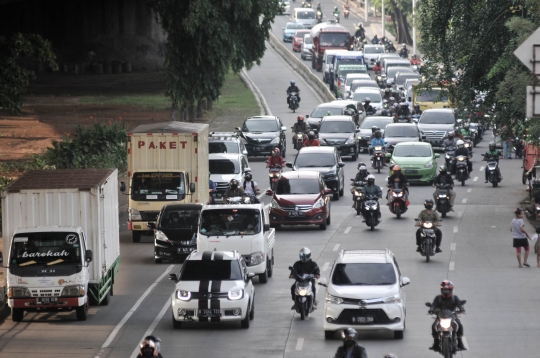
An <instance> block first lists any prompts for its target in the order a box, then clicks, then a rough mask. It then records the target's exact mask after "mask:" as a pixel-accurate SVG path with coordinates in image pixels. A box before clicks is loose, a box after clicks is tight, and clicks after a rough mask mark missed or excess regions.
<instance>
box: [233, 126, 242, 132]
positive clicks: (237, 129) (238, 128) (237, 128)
mask: <svg viewBox="0 0 540 358" xmlns="http://www.w3.org/2000/svg"><path fill="white" fill-rule="evenodd" d="M234 130H235V131H239V132H241V131H242V129H240V127H236V128H234Z"/></svg>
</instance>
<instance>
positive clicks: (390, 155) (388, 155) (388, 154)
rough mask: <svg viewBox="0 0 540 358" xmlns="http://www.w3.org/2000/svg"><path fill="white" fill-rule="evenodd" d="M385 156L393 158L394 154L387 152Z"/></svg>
mask: <svg viewBox="0 0 540 358" xmlns="http://www.w3.org/2000/svg"><path fill="white" fill-rule="evenodd" d="M384 157H385V158H392V154H390V153H386V154H385V155H384Z"/></svg>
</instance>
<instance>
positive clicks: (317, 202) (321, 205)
mask: <svg viewBox="0 0 540 358" xmlns="http://www.w3.org/2000/svg"><path fill="white" fill-rule="evenodd" d="M323 206H324V200H323V198H319V199H318V200H317V201H316V202H315V204H313V209H317V208H322V207H323Z"/></svg>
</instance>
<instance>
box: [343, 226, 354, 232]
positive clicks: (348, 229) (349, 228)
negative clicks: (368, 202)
mask: <svg viewBox="0 0 540 358" xmlns="http://www.w3.org/2000/svg"><path fill="white" fill-rule="evenodd" d="M351 229H352V227H351V226H349V227H347V228H346V229H345V231H344V232H343V233H344V234H348V233H349V232H350V231H351Z"/></svg>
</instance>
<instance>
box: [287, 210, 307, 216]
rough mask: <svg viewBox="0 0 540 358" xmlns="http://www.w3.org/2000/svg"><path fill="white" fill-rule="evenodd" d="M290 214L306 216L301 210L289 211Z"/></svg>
mask: <svg viewBox="0 0 540 358" xmlns="http://www.w3.org/2000/svg"><path fill="white" fill-rule="evenodd" d="M289 216H295V217H296V216H304V213H303V212H300V211H289Z"/></svg>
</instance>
